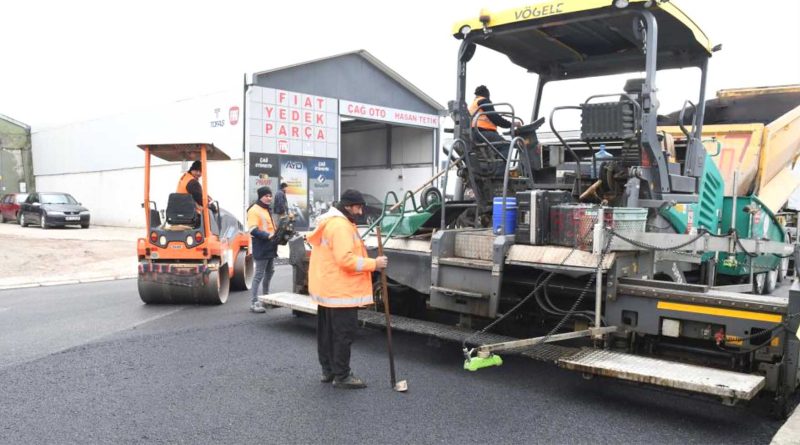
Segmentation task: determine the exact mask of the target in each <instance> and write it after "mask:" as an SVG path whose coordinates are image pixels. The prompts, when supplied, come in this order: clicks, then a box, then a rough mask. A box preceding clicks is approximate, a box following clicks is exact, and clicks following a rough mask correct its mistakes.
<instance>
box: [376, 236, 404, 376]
mask: <svg viewBox="0 0 800 445" xmlns="http://www.w3.org/2000/svg"><path fill="white" fill-rule="evenodd" d="M376 235H377V236H378V256H383V239H382V238H381V228H380V226H378V227H377V232H376ZM381 299H382V300H383V313H384V315H386V344H387V346H388V347H389V373H390V376H391V379H392V389H394V390H395V391H397V392H406V391H408V382H407V381H405V380H400V381H399V382H398V381H396V379H395V374H394V353H393V352H392V318H391V316H390V315H389V286H388V285H387V284H386V270H385V269H381Z"/></svg>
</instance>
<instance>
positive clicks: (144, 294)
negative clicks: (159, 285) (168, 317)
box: [136, 275, 160, 304]
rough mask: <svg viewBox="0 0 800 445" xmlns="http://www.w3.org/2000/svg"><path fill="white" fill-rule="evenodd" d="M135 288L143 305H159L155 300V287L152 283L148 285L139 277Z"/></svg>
mask: <svg viewBox="0 0 800 445" xmlns="http://www.w3.org/2000/svg"><path fill="white" fill-rule="evenodd" d="M136 284H137V287H138V289H139V298H140V299H141V300H142V302H143V303H144V304H157V303H160V301H158V299H157V298H156V292H155V287H156V286H155V285H154V284H153V283H149V282H147V281H145V280H143V279H142V276H141V275H139V279H138V280H137V283H136Z"/></svg>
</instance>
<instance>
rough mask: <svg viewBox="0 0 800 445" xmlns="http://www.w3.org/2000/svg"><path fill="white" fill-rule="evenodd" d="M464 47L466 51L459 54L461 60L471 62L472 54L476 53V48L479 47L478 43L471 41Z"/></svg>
mask: <svg viewBox="0 0 800 445" xmlns="http://www.w3.org/2000/svg"><path fill="white" fill-rule="evenodd" d="M463 48H464V51H463V52H462V53H461V54H460V55H459V60H461V61H462V62H469V61H470V60H472V56H474V55H475V49H476V48H477V45H475V44H474V43H472V42H470V43H467V45H466V46H464V47H463Z"/></svg>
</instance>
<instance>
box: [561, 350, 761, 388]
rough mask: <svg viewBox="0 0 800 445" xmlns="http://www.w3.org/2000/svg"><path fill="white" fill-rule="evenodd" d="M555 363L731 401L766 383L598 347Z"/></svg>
mask: <svg viewBox="0 0 800 445" xmlns="http://www.w3.org/2000/svg"><path fill="white" fill-rule="evenodd" d="M558 366H560V367H562V368H566V369H570V370H573V371H579V372H585V373H589V374H595V375H600V376H605V377H614V378H618V379H622V380H629V381H633V382H637V383H646V384H650V385H656V386H663V387H668V388H674V389H679V390H684V391H689V392H694V393H701V394H707V395H711V396H717V397H722V398H723V399H730V400H750V399H752V398H753V396H755V395H756V394H757V393H758V391H760V390H761V389H762V388H763V387H764V384H765V379H764V377H763V376H757V375H752V374H742V373H738V372H733V371H724V370H720V369H713V368H706V367H703V366H696V365H689V364H684V363H677V362H672V361H668V360H661V359H657V358H650V357H641V356H638V355H632V354H626V353H623V352H614V351H606V350H600V349H588V348H587V349H583V350H581V351H580V352H579V353H577V354H575V355H573V356H571V357H565V358H562V359H560V360H559V361H558Z"/></svg>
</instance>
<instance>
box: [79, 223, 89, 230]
mask: <svg viewBox="0 0 800 445" xmlns="http://www.w3.org/2000/svg"><path fill="white" fill-rule="evenodd" d="M88 228H89V223H86V224H81V229H88Z"/></svg>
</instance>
